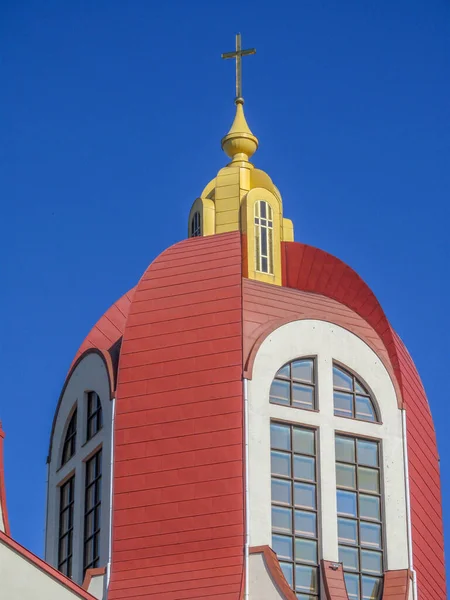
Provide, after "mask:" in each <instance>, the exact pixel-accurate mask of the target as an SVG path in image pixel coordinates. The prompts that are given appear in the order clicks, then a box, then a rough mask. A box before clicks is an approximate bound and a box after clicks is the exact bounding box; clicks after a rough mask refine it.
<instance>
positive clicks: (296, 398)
mask: <svg viewBox="0 0 450 600" xmlns="http://www.w3.org/2000/svg"><path fill="white" fill-rule="evenodd" d="M314 362H315V361H314V358H299V359H296V360H293V361H291V362H289V363H287V364H286V365H284V366H283V367H281V369H280V370H279V371H278V372H277V373H276V375H275V378H274V380H273V382H272V385H271V387H270V402H273V403H274V404H284V405H285V406H293V407H295V408H303V409H306V410H314V409H315V408H316V381H315V379H316V378H315V365H314Z"/></svg>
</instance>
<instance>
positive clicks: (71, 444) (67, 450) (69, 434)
mask: <svg viewBox="0 0 450 600" xmlns="http://www.w3.org/2000/svg"><path fill="white" fill-rule="evenodd" d="M76 443H77V409H75V410H74V411H73V415H72V417H71V419H70V421H69V425H68V427H67V431H66V437H65V438H64V445H63V452H62V460H61V465H64V464H66V462H67V461H68V460H69V459H71V458H72V456H73V455H74V454H75V450H76Z"/></svg>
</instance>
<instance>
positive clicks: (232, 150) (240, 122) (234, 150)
mask: <svg viewBox="0 0 450 600" xmlns="http://www.w3.org/2000/svg"><path fill="white" fill-rule="evenodd" d="M255 53H256V50H255V48H249V49H248V50H242V47H241V34H240V33H238V34H237V35H236V50H235V52H226V53H225V54H222V58H235V59H236V99H235V104H236V115H235V117H234V121H233V124H232V125H231V129H230V131H229V132H228V133H227V135H226V136H225V137H224V138H222V149H223V151H224V152H225V154H227V156H229V157H230V158H231V159H232V162H233V163H235V162H239V161H244V162H248V159H249V158H250V157H251V156H252V155H253V154H254V153H255V152H256V150H257V148H258V138H257V137H256V136H254V135H253V133H252V132H251V130H250V127H249V126H248V124H247V121H246V119H245V115H244V108H243V107H244V98H243V97H242V57H243V56H248V55H249V54H255Z"/></svg>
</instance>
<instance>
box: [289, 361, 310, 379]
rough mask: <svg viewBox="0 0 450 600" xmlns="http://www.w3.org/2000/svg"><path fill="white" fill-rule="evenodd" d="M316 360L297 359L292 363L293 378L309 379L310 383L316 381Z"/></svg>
mask: <svg viewBox="0 0 450 600" xmlns="http://www.w3.org/2000/svg"><path fill="white" fill-rule="evenodd" d="M313 365H314V362H313V361H312V360H311V359H308V360H296V361H295V362H293V363H292V377H293V379H300V380H301V381H308V382H309V383H313V382H314V378H313V376H314V369H313Z"/></svg>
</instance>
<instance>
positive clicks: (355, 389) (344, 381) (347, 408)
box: [333, 363, 380, 423]
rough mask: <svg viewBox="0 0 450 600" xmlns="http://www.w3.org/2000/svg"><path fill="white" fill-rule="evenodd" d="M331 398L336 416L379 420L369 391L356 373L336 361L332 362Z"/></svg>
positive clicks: (372, 420) (374, 421) (377, 421)
mask: <svg viewBox="0 0 450 600" xmlns="http://www.w3.org/2000/svg"><path fill="white" fill-rule="evenodd" d="M333 400H334V414H335V415H336V416H337V417H348V418H350V419H359V420H361V421H371V422H372V423H379V422H380V419H379V416H378V414H377V410H376V408H375V402H374V400H373V398H372V395H371V393H370V392H369V391H368V390H367V388H366V387H365V386H364V385H363V383H362V382H361V380H360V379H359V378H358V377H357V376H356V375H354V374H353V373H350V371H347V370H346V369H344V368H342V367H341V366H338V365H337V364H336V363H333Z"/></svg>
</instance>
